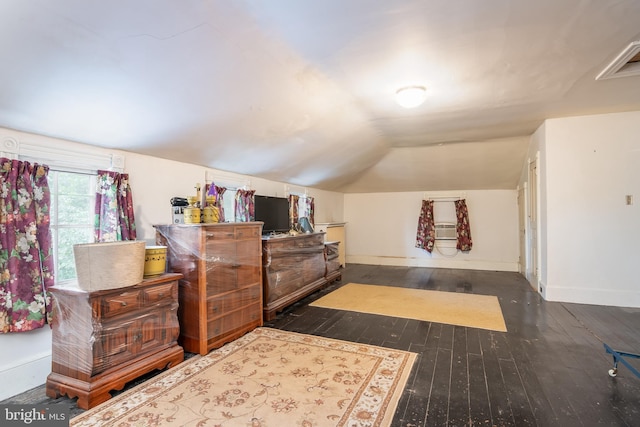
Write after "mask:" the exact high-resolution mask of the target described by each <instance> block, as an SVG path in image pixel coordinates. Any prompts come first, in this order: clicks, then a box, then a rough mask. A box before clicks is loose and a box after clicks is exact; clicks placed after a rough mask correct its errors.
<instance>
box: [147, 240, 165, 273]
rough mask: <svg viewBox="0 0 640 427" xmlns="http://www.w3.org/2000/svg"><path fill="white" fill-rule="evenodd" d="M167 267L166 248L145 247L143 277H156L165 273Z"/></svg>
mask: <svg viewBox="0 0 640 427" xmlns="http://www.w3.org/2000/svg"><path fill="white" fill-rule="evenodd" d="M166 265H167V247H166V246H147V247H146V248H145V250H144V277H151V276H157V275H159V274H163V273H164V272H165V269H166Z"/></svg>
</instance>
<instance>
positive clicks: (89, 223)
mask: <svg viewBox="0 0 640 427" xmlns="http://www.w3.org/2000/svg"><path fill="white" fill-rule="evenodd" d="M49 188H50V190H51V238H52V241H53V252H54V259H55V272H56V284H59V283H64V282H67V281H70V280H73V279H75V278H76V268H75V261H74V257H73V245H74V244H76V243H91V242H93V240H94V239H93V222H94V211H95V188H96V175H93V174H88V173H76V172H64V171H57V170H50V171H49Z"/></svg>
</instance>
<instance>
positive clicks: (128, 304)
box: [46, 274, 184, 409]
mask: <svg viewBox="0 0 640 427" xmlns="http://www.w3.org/2000/svg"><path fill="white" fill-rule="evenodd" d="M181 277H182V275H181V274H163V275H161V276H157V277H153V278H149V279H144V280H143V281H142V282H141V283H139V284H137V285H134V286H129V287H125V288H117V289H109V290H102V291H91V292H86V291H83V290H81V289H80V288H77V287H53V288H50V291H51V294H52V295H53V320H52V324H51V327H52V333H53V340H52V344H53V345H52V369H51V371H52V372H51V374H50V375H49V376H48V378H47V384H46V394H47V396H49V397H52V398H54V399H55V398H58V397H60V396H61V395H65V394H66V395H68V396H69V397H71V398H73V397H78V402H77V404H78V407H80V408H83V409H89V408H91V407H94V406H96V405H98V404H99V403H102V402H104V401H106V400H108V399H109V398H111V394H110V391H111V390H121V389H122V388H123V387H124V386H125V384H126V383H127V382H129V381H131V380H133V379H135V378H137V377H139V376H140V375H143V374H145V373H147V372H150V371H153V370H155V369H163V368H166V367H169V366H174V365H177V364H178V363H180V362H182V360H183V359H184V352H183V350H182V347H180V346H179V345H178V343H177V338H178V332H179V325H178V317H177V311H178V279H180V278H181Z"/></svg>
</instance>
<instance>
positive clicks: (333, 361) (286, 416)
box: [70, 328, 416, 427]
mask: <svg viewBox="0 0 640 427" xmlns="http://www.w3.org/2000/svg"><path fill="white" fill-rule="evenodd" d="M415 358H416V354H415V353H411V352H406V351H402V350H395V349H387V348H382V347H376V346H371V345H367V344H359V343H352V342H347V341H340V340H334V339H330V338H324V337H317V336H313V335H305V334H299V333H295V332H288V331H280V330H276V329H271V328H257V329H255V330H253V331H252V332H249V333H248V334H246V335H244V336H243V337H241V338H239V339H237V340H235V341H233V342H231V343H229V344H227V345H225V346H223V347H221V348H219V349H217V350H214V351H212V352H211V353H209V354H207V355H205V356H201V357H198V356H196V357H193V358H191V359H189V360H187V361H185V362H183V363H181V364H180V365H178V366H176V367H174V368H172V369H169V370H167V371H165V372H163V373H161V374H159V375H157V376H156V377H154V378H152V379H150V380H148V381H146V382H145V383H142V384H140V385H138V386H136V387H134V388H132V389H131V390H128V391H125V392H124V393H122V394H119V395H117V396H115V397H114V398H112V399H110V400H109V401H107V402H105V403H103V404H101V405H99V406H97V407H95V408H93V409H90V410H89V411H86V412H84V413H82V414H80V415H78V416H77V417H75V418H73V419H72V420H71V422H70V426H71V427H85V426H91V427H93V426H118V427H133V426H164V425H180V426H256V427H281V426H285V425H286V426H291V425H296V426H349V427H351V426H362V427H374V426H380V427H382V426H389V425H391V421H392V419H393V416H394V413H395V408H396V406H397V404H398V400H399V399H400V396H401V394H402V391H403V389H404V386H405V384H406V382H407V379H408V377H409V375H410V373H411V368H412V366H413V363H414V361H415Z"/></svg>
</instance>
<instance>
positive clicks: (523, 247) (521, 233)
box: [518, 186, 527, 277]
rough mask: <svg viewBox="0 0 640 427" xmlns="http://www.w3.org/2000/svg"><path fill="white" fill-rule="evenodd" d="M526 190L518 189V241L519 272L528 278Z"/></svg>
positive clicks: (523, 188)
mask: <svg viewBox="0 0 640 427" xmlns="http://www.w3.org/2000/svg"><path fill="white" fill-rule="evenodd" d="M525 188H526V187H524V186H523V187H519V188H518V239H519V242H520V256H519V257H518V271H519V272H520V274H522V275H523V276H525V277H527V215H526V212H527V211H526V209H527V206H526V202H525V200H526V199H525V194H526V192H525Z"/></svg>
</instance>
